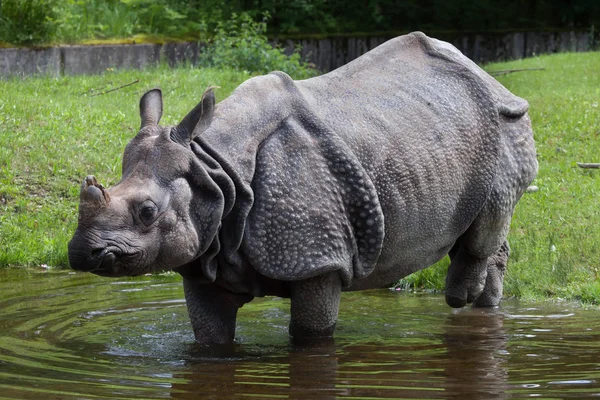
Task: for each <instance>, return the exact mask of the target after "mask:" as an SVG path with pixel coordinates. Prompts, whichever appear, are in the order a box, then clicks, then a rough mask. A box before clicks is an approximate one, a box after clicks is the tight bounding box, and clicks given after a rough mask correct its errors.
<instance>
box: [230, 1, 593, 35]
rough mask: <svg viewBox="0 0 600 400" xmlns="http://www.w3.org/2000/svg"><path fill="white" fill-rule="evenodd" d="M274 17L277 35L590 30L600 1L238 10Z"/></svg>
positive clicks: (277, 5) (284, 4)
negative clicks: (416, 31) (266, 13)
mask: <svg viewBox="0 0 600 400" xmlns="http://www.w3.org/2000/svg"><path fill="white" fill-rule="evenodd" d="M250 9H258V10H264V11H268V12H270V13H271V15H273V17H274V18H273V22H272V24H271V25H270V27H271V29H272V32H273V33H287V34H298V33H300V34H303V33H343V32H381V31H394V32H407V31H413V30H427V31H435V30H437V31H479V32H482V31H483V32H486V31H494V30H522V29H525V30H532V29H537V30H556V29H573V28H577V29H582V28H583V29H589V27H590V26H592V25H594V24H595V25H596V26H597V25H599V24H600V3H598V1H597V0H571V1H568V2H565V1H561V0H537V1H527V0H507V1H502V2H499V1H495V0H478V1H471V0H403V1H397V0H369V1H361V0H346V1H343V2H342V1H328V0H254V1H252V2H241V4H240V5H239V9H238V11H241V10H246V11H247V10H250Z"/></svg>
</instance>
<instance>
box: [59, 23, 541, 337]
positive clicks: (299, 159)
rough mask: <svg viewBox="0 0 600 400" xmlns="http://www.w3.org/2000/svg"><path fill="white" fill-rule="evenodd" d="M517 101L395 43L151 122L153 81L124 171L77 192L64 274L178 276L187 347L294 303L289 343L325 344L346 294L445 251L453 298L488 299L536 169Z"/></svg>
mask: <svg viewBox="0 0 600 400" xmlns="http://www.w3.org/2000/svg"><path fill="white" fill-rule="evenodd" d="M527 108H528V104H527V102H526V101H524V100H522V99H520V98H518V97H516V96H514V95H512V94H511V93H510V92H509V91H508V90H506V89H505V88H504V87H503V86H502V85H500V84H499V83H498V82H497V81H495V80H494V79H493V78H492V77H490V76H489V75H488V74H486V73H485V72H484V71H483V70H481V69H480V68H479V67H477V66H476V65H475V64H474V63H473V62H471V61H470V60H468V59H467V58H465V57H464V56H463V55H462V54H461V53H460V52H459V51H458V50H456V49H455V48H454V47H453V46H451V45H449V44H447V43H444V42H441V41H438V40H435V39H430V38H428V37H427V36H425V35H424V34H422V33H413V34H410V35H406V36H402V37H398V38H396V39H393V40H390V41H388V42H387V43H384V44H383V45H381V46H379V47H378V48H376V49H374V50H373V51H371V52H369V53H367V54H365V55H363V56H362V57H360V58H358V59H356V60H355V61H353V62H351V63H349V64H348V65H346V66H344V67H342V68H339V69H337V70H335V71H333V72H330V73H328V74H326V75H322V76H319V77H316V78H312V79H308V80H304V81H293V80H292V79H290V77H289V76H287V75H286V74H284V73H281V72H274V73H272V74H269V75H266V76H259V77H255V78H252V79H249V80H248V81H246V82H245V83H243V84H242V85H240V86H239V87H238V88H237V89H236V90H235V91H234V92H233V94H232V95H231V96H230V97H229V98H227V99H226V100H224V101H222V102H221V103H219V104H218V105H215V99H214V95H213V91H212V89H209V90H207V91H206V92H205V93H204V95H203V97H202V100H201V101H200V103H199V104H198V105H197V106H196V107H195V108H194V109H193V110H192V111H191V112H190V113H189V114H188V115H187V116H186V117H185V118H184V119H183V120H182V121H181V123H180V124H179V125H177V126H175V127H162V126H159V125H158V123H159V121H160V118H161V115H162V96H161V92H160V91H159V90H157V89H155V90H151V91H150V92H148V93H146V94H145V95H144V96H143V97H142V99H141V102H140V114H141V119H142V126H141V128H140V131H139V133H138V134H137V135H136V136H135V137H134V138H133V139H132V141H131V142H130V143H129V144H128V145H127V147H126V149H125V154H124V157H123V176H122V179H121V181H120V182H119V183H118V184H117V185H115V186H114V187H112V188H110V189H106V190H105V189H104V188H103V187H102V186H101V185H100V184H98V182H97V181H96V179H95V178H94V177H92V176H90V177H87V178H86V179H85V181H84V183H83V185H82V188H81V200H80V206H79V225H78V228H77V231H76V232H75V235H74V237H73V239H72V240H71V242H70V243H69V261H70V263H71V266H72V267H73V268H74V269H77V270H82V271H89V272H93V273H95V274H98V275H103V276H124V275H140V274H144V273H148V272H152V271H158V270H175V271H177V272H179V273H180V274H181V275H182V276H183V283H184V290H185V296H186V301H187V306H188V310H189V314H190V318H191V321H192V326H193V329H194V333H195V337H196V340H197V341H198V342H200V343H205V344H212V343H231V342H232V341H233V338H234V331H235V318H236V314H237V310H238V309H239V308H240V307H241V306H242V305H243V304H244V303H246V302H248V301H250V300H251V299H252V298H253V297H256V296H265V295H277V296H283V297H290V298H291V322H290V334H291V335H292V336H293V337H294V338H311V337H323V336H331V335H332V334H333V330H334V327H335V322H336V319H337V312H338V305H339V300H340V293H341V291H342V290H360V289H368V288H379V287H383V286H385V285H389V284H390V283H393V282H395V281H397V280H398V279H400V278H402V277H404V276H406V275H408V274H410V273H412V272H415V271H417V270H420V269H422V268H425V267H427V266H429V265H431V264H433V263H434V262H436V261H438V260H439V259H441V258H442V257H443V256H444V255H446V254H450V258H451V264H450V267H449V270H448V276H447V281H446V284H447V287H446V301H447V303H448V304H449V305H450V306H452V307H462V306H464V305H465V304H466V303H473V304H474V305H475V306H495V305H497V304H498V303H499V301H500V298H501V296H502V281H503V276H504V271H505V269H506V263H507V258H508V254H509V247H508V243H507V242H506V235H507V233H508V228H509V224H510V219H511V216H512V213H513V209H514V207H515V205H516V203H517V201H518V200H519V198H520V197H521V195H522V194H523V192H524V191H525V189H526V188H527V186H528V184H529V183H530V182H531V181H532V179H533V178H534V176H535V174H536V171H537V161H536V157H535V147H534V142H533V135H532V131H531V126H530V121H529V118H528V116H527Z"/></svg>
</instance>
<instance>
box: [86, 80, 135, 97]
mask: <svg viewBox="0 0 600 400" xmlns="http://www.w3.org/2000/svg"><path fill="white" fill-rule="evenodd" d="M139 81H140V80H139V79H136V80H135V81H133V82H129V83H126V84H124V85H121V86H119V87H116V88H112V89H109V90H105V91H104V92H100V93H96V94H93V95H92V97H94V96H100V95H101V94H106V93H110V92H114V91H116V90H119V89H123V88H125V87H127V86H131V85H134V84H136V83H138V82H139Z"/></svg>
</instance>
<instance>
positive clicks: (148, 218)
mask: <svg viewBox="0 0 600 400" xmlns="http://www.w3.org/2000/svg"><path fill="white" fill-rule="evenodd" d="M157 213H158V207H157V206H156V204H155V203H154V202H153V201H152V200H146V201H144V202H143V203H142V204H141V205H140V220H141V221H142V222H143V223H144V225H146V226H149V225H151V224H152V223H153V222H154V220H155V219H156V214H157Z"/></svg>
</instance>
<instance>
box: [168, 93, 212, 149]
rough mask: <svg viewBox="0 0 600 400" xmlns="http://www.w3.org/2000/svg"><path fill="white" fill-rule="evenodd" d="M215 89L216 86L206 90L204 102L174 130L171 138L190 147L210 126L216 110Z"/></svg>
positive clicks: (203, 96) (201, 101)
mask: <svg viewBox="0 0 600 400" xmlns="http://www.w3.org/2000/svg"><path fill="white" fill-rule="evenodd" d="M213 88H214V86H211V87H209V88H208V89H206V91H205V92H204V94H203V95H202V100H200V102H199V103H198V104H197V105H196V107H194V108H193V109H192V111H190V112H189V113H188V114H187V115H186V116H185V117H184V118H183V119H182V120H181V122H180V123H179V125H177V126H176V127H175V128H173V130H172V131H171V138H172V139H173V140H174V141H175V142H178V143H181V144H183V145H188V144H189V143H190V142H191V141H192V140H193V139H194V138H195V137H196V136H198V135H200V134H201V133H202V132H204V131H205V130H206V129H207V128H208V127H209V126H210V123H211V121H212V117H213V112H214V109H215V94H214V93H213Z"/></svg>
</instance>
